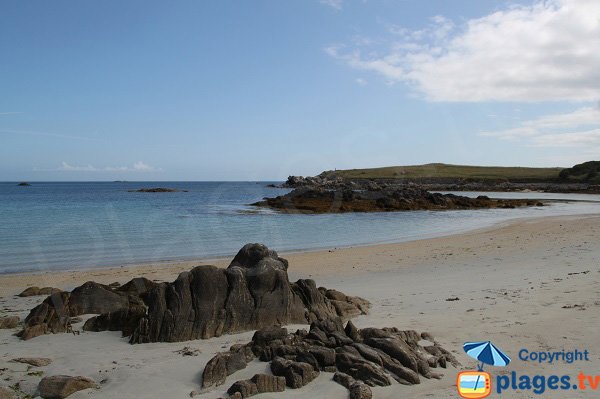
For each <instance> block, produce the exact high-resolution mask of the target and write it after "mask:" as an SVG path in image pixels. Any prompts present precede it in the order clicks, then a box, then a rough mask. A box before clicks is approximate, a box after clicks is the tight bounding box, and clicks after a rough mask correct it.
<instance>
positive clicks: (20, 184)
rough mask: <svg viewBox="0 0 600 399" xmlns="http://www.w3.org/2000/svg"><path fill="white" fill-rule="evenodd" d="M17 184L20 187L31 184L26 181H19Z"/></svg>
mask: <svg viewBox="0 0 600 399" xmlns="http://www.w3.org/2000/svg"><path fill="white" fill-rule="evenodd" d="M17 186H20V187H27V186H31V184H29V183H27V182H26V181H23V182H21V183H19V184H17Z"/></svg>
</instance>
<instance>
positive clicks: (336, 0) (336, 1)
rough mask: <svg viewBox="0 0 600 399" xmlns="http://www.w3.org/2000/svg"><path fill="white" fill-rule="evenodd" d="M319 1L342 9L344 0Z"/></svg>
mask: <svg viewBox="0 0 600 399" xmlns="http://www.w3.org/2000/svg"><path fill="white" fill-rule="evenodd" d="M319 2H320V3H321V4H324V5H326V6H329V7H331V8H334V9H336V10H341V9H342V4H343V3H344V1H343V0H319Z"/></svg>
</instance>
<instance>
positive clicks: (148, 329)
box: [20, 244, 369, 343]
mask: <svg viewBox="0 0 600 399" xmlns="http://www.w3.org/2000/svg"><path fill="white" fill-rule="evenodd" d="M287 269H288V262H287V260H285V259H283V258H280V257H279V256H278V255H277V253H276V252H275V251H272V250H269V249H268V248H267V247H265V246H264V245H261V244H248V245H246V246H244V247H243V248H242V249H241V250H240V251H239V252H238V254H237V255H236V256H235V258H234V259H233V261H232V262H231V264H230V265H229V267H228V268H227V269H220V268H217V267H215V266H198V267H195V268H194V269H192V270H191V271H189V272H184V273H181V274H180V275H179V276H178V277H177V279H176V280H175V281H173V282H171V283H153V282H151V281H149V280H146V279H134V280H132V281H130V282H129V283H127V284H124V285H122V286H119V287H111V286H106V285H102V284H98V283H94V282H88V283H85V284H84V285H82V286H81V287H78V288H76V289H75V290H73V291H72V292H61V293H55V294H52V295H50V296H49V297H48V298H46V300H44V302H43V303H42V304H40V305H39V306H37V307H36V308H34V309H33V310H32V311H31V312H30V314H29V315H28V316H27V318H26V319H25V328H24V329H23V331H22V332H21V333H20V336H21V338H23V339H29V338H32V337H35V336H37V335H41V334H45V333H57V332H68V331H70V329H71V326H70V318H71V317H74V316H77V315H81V314H90V313H95V314H99V316H96V317H92V318H90V319H88V321H87V322H86V323H85V325H84V327H83V329H84V330H86V331H104V330H110V331H122V332H123V335H124V336H128V337H130V342H131V343H146V342H177V341H187V340H194V339H205V338H211V337H214V336H220V335H222V334H225V333H234V332H241V331H248V330H255V329H260V328H263V327H265V326H272V325H285V324H289V323H310V322H312V321H314V320H318V319H326V318H331V317H341V318H342V319H346V320H347V319H349V318H351V317H353V316H356V315H358V314H363V313H366V311H367V309H368V306H369V304H368V302H367V301H365V300H364V299H361V298H357V297H351V296H346V295H344V294H341V293H338V292H337V291H333V290H327V289H325V288H317V286H316V284H315V282H314V281H313V280H298V281H297V282H295V283H290V281H289V279H288V274H287Z"/></svg>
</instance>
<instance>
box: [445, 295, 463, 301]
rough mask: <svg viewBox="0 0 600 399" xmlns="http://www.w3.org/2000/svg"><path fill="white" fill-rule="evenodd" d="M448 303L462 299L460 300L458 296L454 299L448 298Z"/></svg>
mask: <svg viewBox="0 0 600 399" xmlns="http://www.w3.org/2000/svg"><path fill="white" fill-rule="evenodd" d="M446 301H447V302H452V301H460V298H459V297H457V296H455V297H452V298H446Z"/></svg>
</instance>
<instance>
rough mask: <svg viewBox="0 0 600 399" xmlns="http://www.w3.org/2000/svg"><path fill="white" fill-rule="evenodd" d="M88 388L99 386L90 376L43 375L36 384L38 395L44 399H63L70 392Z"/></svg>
mask: <svg viewBox="0 0 600 399" xmlns="http://www.w3.org/2000/svg"><path fill="white" fill-rule="evenodd" d="M88 388H95V389H98V388H99V387H98V384H96V381H94V380H92V379H91V378H87V377H82V376H76V377H72V376H68V375H53V376H51V377H44V378H42V380H41V381H40V384H39V385H38V391H39V393H40V396H41V397H42V398H44V399H63V398H66V397H67V396H69V395H71V394H72V393H75V392H77V391H82V390H84V389H88Z"/></svg>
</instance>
